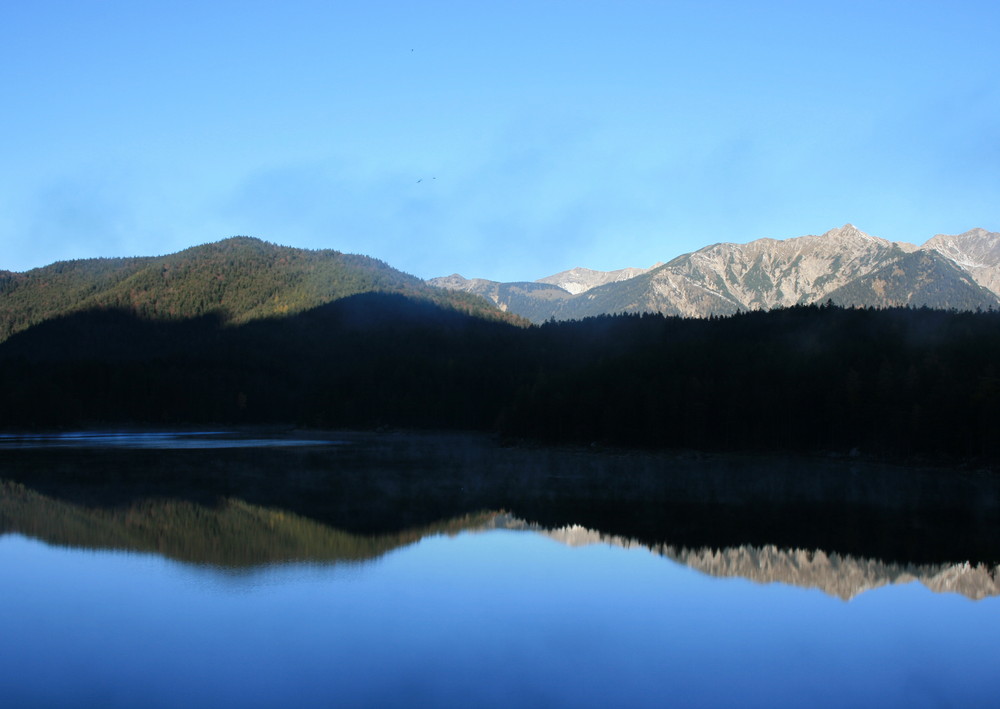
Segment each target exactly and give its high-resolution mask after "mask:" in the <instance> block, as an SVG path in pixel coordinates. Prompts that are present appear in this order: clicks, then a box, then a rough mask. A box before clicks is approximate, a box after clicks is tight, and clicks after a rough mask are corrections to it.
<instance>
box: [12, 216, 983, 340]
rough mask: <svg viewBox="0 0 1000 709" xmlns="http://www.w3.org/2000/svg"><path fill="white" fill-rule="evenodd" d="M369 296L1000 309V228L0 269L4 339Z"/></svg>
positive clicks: (477, 304) (484, 304)
mask: <svg viewBox="0 0 1000 709" xmlns="http://www.w3.org/2000/svg"><path fill="white" fill-rule="evenodd" d="M370 292H381V293H396V294H400V295H403V296H405V297H408V298H414V299H417V300H421V301H425V302H429V303H433V304H435V305H438V306H441V307H443V308H445V309H448V310H453V311H458V312H462V313H466V314H470V315H474V316H476V317H480V318H485V319H488V320H499V321H504V322H508V323H512V324H520V325H525V324H527V322H528V321H530V322H534V323H542V322H545V321H547V320H578V319H582V318H585V317H591V316H596V315H605V314H616V313H645V312H648V313H662V314H664V315H677V316H684V317H708V316H712V315H715V316H719V315H731V314H733V313H736V312H740V311H751V310H770V309H773V308H776V307H789V306H793V305H806V304H811V303H825V302H827V301H832V302H833V303H834V304H836V305H842V306H862V307H864V306H874V307H893V306H915V307H920V306H927V307H930V308H934V309H945V310H949V309H954V310H977V309H982V310H989V309H991V308H997V307H1000V233H996V232H988V231H986V230H984V229H973V230H972V231H968V232H966V233H964V234H959V235H956V236H948V235H943V234H939V235H938V236H935V237H933V238H932V239H930V240H929V241H927V242H926V243H925V244H924V245H923V246H920V247H917V246H914V245H913V244H907V243H902V242H891V241H887V240H885V239H881V238H878V237H875V236H870V235H868V234H866V233H864V232H862V231H860V230H859V229H857V228H856V227H854V226H852V225H851V224H847V225H845V226H843V227H841V228H839V229H832V230H830V231H828V232H826V233H825V234H822V235H820V236H801V237H797V238H792V239H785V240H776V239H758V240H756V241H751V242H749V243H747V244H738V243H720V244H714V245H711V246H706V247H704V248H702V249H699V250H697V251H694V252H692V253H689V254H683V255H681V256H678V257H676V258H674V259H672V260H670V261H668V262H667V263H658V264H655V265H654V266H652V267H650V268H647V269H642V268H626V269H620V270H616V271H595V270H591V269H586V268H574V269H571V270H569V271H563V272H561V273H557V274H554V275H552V276H548V277H546V278H541V279H539V280H537V281H534V282H512V283H500V282H497V281H489V280H485V279H479V278H473V279H467V278H463V277H462V276H460V275H458V274H454V275H451V276H446V277H441V278H432V279H430V280H428V281H423V280H421V279H419V278H417V277H415V276H411V275H409V274H406V273H403V272H402V271H399V270H396V269H394V268H392V267H390V266H389V265H388V264H386V263H384V262H382V261H379V260H377V259H373V258H369V257H367V256H360V255H354V254H344V253H340V252H338V251H334V250H331V249H323V250H309V249H297V248H291V247H287V246H278V245H276V244H271V243H268V242H265V241H261V240H259V239H255V238H251V237H242V236H241V237H232V238H229V239H225V240H222V241H219V242H216V243H211V244H204V245H201V246H195V247H192V248H189V249H186V250H184V251H180V252H178V253H174V254H168V255H165V256H147V257H133V258H98V259H85V260H75V261H61V262H56V263H53V264H51V265H48V266H45V267H42V268H36V269H33V270H30V271H26V272H23V273H14V272H11V271H2V270H0V305H2V307H0V342H2V341H3V340H5V339H7V338H8V337H10V336H11V335H12V334H14V333H16V332H19V331H21V330H24V329H26V328H28V327H31V326H32V325H35V324H38V323H41V322H43V321H46V320H50V319H52V318H56V317H61V316H65V315H68V314H70V313H75V312H83V311H87V310H94V309H104V310H106V309H117V310H124V311H128V312H131V313H133V314H135V315H137V316H140V317H143V318H153V319H167V320H170V319H183V318H192V317H201V316H204V315H208V314H211V315H215V316H218V317H221V318H222V319H223V320H224V321H226V322H227V323H230V324H241V323H246V322H250V321H253V320H259V319H266V318H274V317H280V316H285V315H290V314H295V313H299V312H304V311H306V310H309V309H311V308H315V307H318V306H321V305H324V304H327V303H330V302H333V301H337V300H340V299H342V298H346V297H350V296H354V295H358V294H362V293H370Z"/></svg>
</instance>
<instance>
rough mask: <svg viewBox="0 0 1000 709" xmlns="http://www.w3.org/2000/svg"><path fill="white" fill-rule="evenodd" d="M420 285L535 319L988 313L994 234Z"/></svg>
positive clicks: (834, 233) (786, 244)
mask: <svg viewBox="0 0 1000 709" xmlns="http://www.w3.org/2000/svg"><path fill="white" fill-rule="evenodd" d="M890 267H891V268H890ZM428 283H430V284H431V285H435V286H438V287H441V288H447V289H454V290H463V291H466V292H470V293H476V294H479V295H482V296H484V297H486V298H488V299H490V300H492V301H493V302H494V303H496V304H497V305H498V306H499V307H500V308H501V309H505V310H508V311H511V312H515V313H518V314H520V315H523V316H524V317H526V318H528V319H530V320H532V321H534V322H543V321H545V320H548V319H550V318H554V319H556V320H570V319H579V318H582V317H588V316H594V315H601V314H607V313H620V312H626V313H640V312H658V313H663V314H666V315H681V316H687V317H707V316H709V315H729V314H732V313H735V312H737V311H740V310H768V309H771V308H775V307H788V306H791V305H803V304H809V303H819V302H825V301H826V300H827V299H830V300H833V302H834V303H837V304H841V305H851V306H878V307H892V306H916V307H920V306H927V307H931V308H941V309H951V308H954V309H958V310H976V309H977V308H982V309H988V308H990V307H997V306H1000V234H997V233H992V232H987V231H985V230H983V229H974V230H972V231H969V232H966V233H964V234H960V235H957V236H946V235H938V236H935V237H934V238H932V239H930V240H929V241H928V242H927V243H926V244H924V245H923V246H921V247H917V246H914V245H913V244H908V243H904V242H891V241H887V240H886V239H881V238H879V237H876V236H871V235H869V234H866V233H864V232H863V231H861V230H859V229H858V228H857V227H855V226H853V225H851V224H845V225H844V226H843V227H840V228H839V229H831V230H830V231H828V232H826V233H825V234H822V235H819V236H812V235H811V236H802V237H797V238H792V239H784V240H777V239H758V240H756V241H751V242H750V243H747V244H737V243H720V244H713V245H711V246H706V247H704V248H702V249H699V250H697V251H694V252H692V253H689V254H683V255H681V256H678V257H676V258H674V259H672V260H671V261H669V262H668V263H666V264H662V265H657V266H653V267H652V268H649V269H622V270H619V271H608V272H601V271H589V270H588V269H573V270H571V271H565V272H563V273H559V274H555V275H553V276H549V277H546V278H542V279H540V280H539V281H537V282H536V283H535V284H527V283H508V284H503V283H496V282H492V281H485V280H482V279H471V280H470V279H465V278H462V277H461V276H458V275H457V274H456V275H452V276H448V277H446V278H435V279H431V280H430V281H428ZM539 284H542V286H543V287H539ZM553 287H557V288H558V289H559V290H553ZM560 291H561V292H560Z"/></svg>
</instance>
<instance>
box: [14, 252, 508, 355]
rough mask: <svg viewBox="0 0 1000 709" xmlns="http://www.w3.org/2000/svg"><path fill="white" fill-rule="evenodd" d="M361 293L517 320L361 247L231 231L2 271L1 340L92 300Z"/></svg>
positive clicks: (285, 305) (158, 310) (278, 309)
mask: <svg viewBox="0 0 1000 709" xmlns="http://www.w3.org/2000/svg"><path fill="white" fill-rule="evenodd" d="M367 292H386V293H400V294H403V295H406V296H409V297H413V298H418V299H421V300H426V301H429V302H432V303H435V304H437V305H439V306H442V307H444V308H448V309H454V310H458V311H460V312H464V313H468V314H472V315H477V316H479V317H485V318H488V319H493V320H503V321H506V322H518V321H520V319H519V318H518V317H517V316H514V315H508V314H504V313H501V312H500V311H499V310H498V309H496V308H495V307H494V306H493V305H492V304H491V303H488V302H487V301H485V300H484V299H483V298H481V297H479V296H473V295H471V294H467V293H456V292H451V291H444V290H441V289H438V288H431V287H429V286H427V285H426V284H424V282H423V281H422V280H420V279H419V278H416V277H414V276H410V275H408V274H406V273H403V272H401V271H397V270H396V269H394V268H391V267H390V266H388V265H387V264H385V263H383V262H382V261H378V260H376V259H373V258H369V257H367V256H357V255H352V254H343V253H340V252H338V251H333V250H319V251H316V250H308V249H296V248H290V247H286V246H278V245H275V244H271V243H268V242H265V241H261V240H259V239H254V238H250V237H245V236H237V237H233V238H231V239H225V240H224V241H220V242H216V243H212V244H205V245H203V246H195V247H193V248H190V249H186V250H184V251H181V252H179V253H175V254H169V255H167V256H159V257H140V258H101V259H87V260H76V261H60V262H57V263H53V264H51V265H49V266H45V267H43V268H36V269H34V270H31V271H27V272H25V273H12V272H9V271H0V306H2V307H0V341H3V340H5V339H7V338H8V337H10V335H12V334H13V333H15V332H18V331H21V330H24V329H26V328H28V327H30V326H31V325H34V324H37V323H40V322H43V321H45V320H48V319H50V318H54V317H59V316H61V315H66V314H69V313H73V312H80V311H86V310H93V309H107V308H114V309H117V310H124V311H127V312H130V313H133V314H134V315H137V316H139V317H141V318H146V319H172V320H176V319H184V318H192V317H199V316H202V315H206V314H209V313H212V314H216V315H218V316H219V317H221V318H223V319H224V320H226V321H227V322H232V323H242V322H248V321H250V320H255V319H259V318H266V317H272V316H280V315H286V314H291V313H297V312H301V311H304V310H308V309H310V308H315V307H317V306H320V305H323V304H325V303H329V302H331V301H334V300H338V299H340V298H344V297H347V296H350V295H355V294H358V293H367Z"/></svg>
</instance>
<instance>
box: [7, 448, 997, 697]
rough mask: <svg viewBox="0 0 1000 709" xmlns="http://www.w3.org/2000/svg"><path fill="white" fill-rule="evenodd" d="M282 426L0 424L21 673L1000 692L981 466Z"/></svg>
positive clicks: (143, 678) (160, 688) (989, 503)
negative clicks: (23, 440)
mask: <svg viewBox="0 0 1000 709" xmlns="http://www.w3.org/2000/svg"><path fill="white" fill-rule="evenodd" d="M213 435H214V434H213ZM254 435H255V436H256V437H258V438H260V434H254ZM191 438H193V437H190V438H188V440H191ZM250 439H251V437H247V438H245V439H244V440H250ZM266 439H267V441H268V443H267V445H264V446H258V447H253V448H248V447H239V446H235V447H233V446H230V447H204V448H198V447H192V446H190V445H180V446H171V444H170V440H171V439H170V437H169V436H168V437H165V438H163V439H161V441H160V443H158V444H157V445H156V446H130V445H118V444H117V443H116V444H115V445H111V446H107V445H98V444H93V443H91V444H87V445H77V444H74V445H72V446H69V447H65V446H57V447H55V448H44V449H43V448H38V447H31V448H28V447H23V446H17V445H14V444H13V443H11V445H6V446H5V444H4V443H3V442H0V479H2V482H0V596H2V597H3V598H4V601H5V602H4V604H3V605H2V606H0V657H2V658H4V667H3V669H2V670H0V696H4V697H5V698H6V699H8V700H10V701H13V702H14V703H15V705H16V704H18V703H20V704H23V705H26V706H28V705H53V706H56V705H65V704H69V703H72V704H73V705H76V706H88V705H89V706H113V707H117V706H122V707H124V706H136V705H140V704H141V705H143V706H164V707H166V706H222V705H229V706H237V705H238V706H249V707H253V706H259V707H266V706H287V705H288V704H289V703H291V704H295V705H297V706H331V705H336V706H413V705H414V704H419V705H422V706H469V705H476V706H498V707H499V706H511V705H517V706H575V707H579V706H594V707H597V706H609V705H629V706H663V705H665V704H671V703H676V704H680V705H686V706H724V705H734V704H738V705H760V706H765V705H766V706H801V705H803V704H809V705H813V706H846V705H850V706H865V705H866V706H886V705H897V704H904V703H905V704H907V705H909V706H921V705H927V706H930V705H935V704H948V703H953V704H956V705H965V706H977V705H979V706H981V705H984V703H985V702H987V701H988V700H989V699H990V698H991V697H993V694H994V690H993V677H994V676H995V669H996V667H995V654H994V653H993V651H992V642H993V640H994V639H995V637H996V633H997V632H1000V613H998V612H997V611H998V608H997V604H998V603H1000V598H998V597H997V596H998V588H997V579H998V569H997V563H996V562H997V556H995V555H994V553H995V551H996V549H997V539H996V535H997V533H998V532H997V530H998V529H1000V525H998V524H997V508H998V505H997V500H998V495H997V483H996V481H995V480H994V479H993V478H992V477H991V476H989V475H986V474H980V473H975V472H970V471H931V470H925V471H919V470H908V469H903V468H895V467H889V466H875V465H867V464H858V463H844V462H817V461H811V462H810V461H805V462H804V461H790V460H783V461H764V460H761V459H737V458H714V459H705V458H702V459H698V458H696V457H694V456H677V455H674V456H663V455H660V456H646V455H637V454H626V453H622V452H614V451H606V452H593V451H580V450H569V449H565V450H559V449H525V448H505V447H500V446H497V445H495V444H494V443H493V442H491V441H489V440H487V439H481V438H477V437H468V436H446V437H430V436H409V435H395V436H379V435H361V434H350V435H346V434H345V435H343V436H341V435H337V436H333V435H329V436H310V437H305V438H303V436H302V435H301V434H298V433H295V434H287V435H281V436H267V437H266ZM305 439H308V440H311V443H310V445H298V444H296V443H295V441H298V440H305ZM146 440H152V439H148V438H147V439H146ZM282 440H284V441H288V443H287V444H286V445H279V442H280V441H282ZM324 441H327V443H325V442H324ZM333 441H336V443H332V442H333ZM8 442H10V439H8ZM40 542H44V543H45V544H44V545H43V544H41V543H40ZM571 547H573V548H571ZM83 549H86V550H87V551H82V550H83ZM122 550H124V551H127V552H128V553H125V554H123V553H120V552H121V551H122ZM722 579H725V580H722ZM914 581H918V582H919V583H913V582H914ZM819 591H822V593H819ZM932 591H934V592H945V593H932ZM848 600H849V601H850V602H849V603H847V602H845V601H848Z"/></svg>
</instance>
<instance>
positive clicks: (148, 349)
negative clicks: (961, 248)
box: [0, 261, 1000, 465]
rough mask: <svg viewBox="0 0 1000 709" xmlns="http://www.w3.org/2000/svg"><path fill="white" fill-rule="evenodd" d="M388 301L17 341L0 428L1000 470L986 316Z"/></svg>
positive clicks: (24, 330) (106, 321) (84, 328)
mask: <svg viewBox="0 0 1000 709" xmlns="http://www.w3.org/2000/svg"><path fill="white" fill-rule="evenodd" d="M130 268H134V269H135V271H134V273H133V275H132V276H127V277H124V278H122V277H121V276H120V275H116V276H114V279H117V280H116V283H117V285H116V286H115V287H114V288H109V289H107V290H106V291H105V292H112V291H113V292H115V293H120V294H124V293H144V292H145V293H149V292H150V291H149V290H146V291H143V290H142V288H140V287H139V286H138V285H136V284H137V283H139V282H145V281H141V279H139V276H140V275H141V276H142V278H152V279H154V280H155V279H156V278H164V276H162V268H163V266H162V264H159V265H155V266H151V265H150V263H148V262H146V261H142V262H141V263H133V264H132V265H131V266H130ZM70 270H72V269H70ZM378 272H379V271H378V268H376V269H375V271H373V273H375V274H376V275H377V274H378ZM158 273H159V274H161V275H157V274H158ZM396 273H398V272H396ZM143 274H144V275H143ZM390 275H391V274H390ZM16 276H17V274H15V277H16ZM54 277H55V276H53V278H54ZM65 277H66V278H67V279H72V277H73V276H72V274H71V273H69V274H66V275H65ZM296 277H298V276H296ZM372 278H375V276H372ZM133 279H135V280H133ZM130 280H131V285H129V286H128V287H126V286H125V285H123V284H124V283H125V282H126V281H130ZM210 280H211V279H209V280H208V281H206V282H205V288H204V289H203V290H202V292H204V293H208V292H209V291H210V290H211V284H210ZM305 280H308V279H305ZM4 287H6V288H10V287H11V286H10V284H9V283H8V285H6V286H4ZM359 287H360V286H359ZM386 290H387V291H389V292H359V293H355V294H351V295H347V296H346V297H340V298H338V299H336V300H332V301H331V302H326V303H323V304H320V305H317V306H313V307H309V306H308V304H309V302H310V301H309V298H308V297H307V296H305V295H303V296H302V298H301V300H299V301H296V302H295V304H294V305H292V304H289V307H288V309H287V312H286V311H284V310H281V312H280V313H278V312H276V310H275V308H276V306H275V301H274V299H273V298H272V299H271V300H268V299H266V298H265V299H261V298H260V297H257V296H253V297H251V296H250V295H249V294H246V296H245V298H246V299H245V300H241V301H239V307H237V304H236V301H235V296H234V297H233V298H234V301H233V303H232V304H231V309H230V310H229V311H225V310H220V309H218V308H214V307H210V306H211V304H212V303H213V302H214V301H211V299H209V300H207V301H205V304H204V306H201V305H199V306H198V308H201V310H202V311H203V312H198V313H196V314H193V315H189V316H187V317H175V316H171V317H152V316H150V315H149V314H148V312H146V311H143V310H142V307H141V303H143V302H148V304H149V307H150V308H153V309H154V310H157V309H159V310H158V311H157V312H163V309H164V308H166V309H167V310H168V311H169V308H168V307H167V305H165V303H166V302H167V300H168V299H166V296H164V297H163V298H162V299H161V298H157V299H154V300H149V301H142V299H141V298H140V299H139V300H137V301H133V302H132V304H131V306H129V307H124V306H123V305H122V303H120V302H117V301H115V302H114V303H112V304H110V305H108V304H103V303H102V304H100V305H97V304H94V305H93V306H92V307H88V308H85V309H77V310H73V311H68V312H65V313H63V314H61V315H59V316H58V317H51V318H47V319H43V320H41V321H40V322H38V323H37V324H34V325H31V326H24V323H26V322H27V320H20V321H19V323H20V324H19V325H17V326H16V327H13V330H14V332H13V334H11V335H10V336H9V337H8V338H7V339H6V341H4V342H2V343H0V397H2V400H0V428H6V429H40V428H51V427H70V426H103V425H143V426H145V425H149V426H162V425H178V424H281V425H292V426H312V427H325V428H355V429H375V428H379V427H399V428H414V429H432V430H444V429H449V430H475V431H484V432H493V433H496V434H497V435H499V436H501V437H503V438H504V439H507V440H534V441H538V442H544V443H559V444H583V445H599V446H629V447H644V448H664V449H692V450H713V451H747V452H775V451H783V452H798V453H807V454H824V455H837V456H840V455H858V454H860V455H866V456H880V457H888V458H894V459H905V460H909V461H928V462H932V461H955V460H963V461H980V462H983V463H985V464H988V465H995V464H996V463H997V462H998V461H1000V436H998V435H997V432H998V431H1000V313H998V312H954V311H950V312H949V311H940V310H929V309H903V308H896V309H862V308H853V309H852V308H841V307H837V306H833V305H831V304H827V305H824V306H817V305H809V306H796V307H791V308H786V309H778V310H773V311H769V312H749V313H738V314H735V315H731V316H726V317H716V318H709V319H684V318H677V317H667V316H662V315H618V316H601V317H595V318H588V319H585V320H580V321H572V322H558V323H556V322H549V323H546V324H544V325H541V326H532V327H525V326H524V323H523V321H518V320H517V319H513V318H512V319H508V320H507V321H505V319H504V318H503V317H500V314H498V313H496V311H494V313H492V314H490V316H489V317H482V316H481V315H480V312H479V310H478V309H479V308H483V309H485V308H486V307H487V306H486V305H485V301H482V303H483V304H479V303H476V302H475V299H474V297H473V296H468V298H469V300H468V303H467V304H466V305H468V307H464V306H463V302H464V301H463V302H459V301H454V300H446V301H440V302H436V301H435V300H434V299H433V298H431V297H428V295H427V294H426V293H424V292H422V291H421V290H420V289H419V288H416V287H414V290H413V292H408V291H407V290H406V285H405V284H402V285H401V286H399V287H397V286H393V287H390V288H387V289H386ZM307 291H308V289H306V287H305V286H304V285H303V290H302V292H303V293H306V292H307ZM441 293H442V294H443V295H441V296H439V297H440V298H444V297H445V296H447V298H452V297H453V294H448V293H447V292H444V291H442V292H441ZM176 297H177V298H181V297H190V298H194V297H195V296H194V295H191V293H188V292H185V293H183V294H182V293H177V294H176ZM199 297H200V296H199ZM206 297H207V296H206ZM136 303H139V304H140V305H139V306H137V305H136ZM35 312H36V313H37V312H39V311H37V310H36V311H35ZM29 320H30V318H29Z"/></svg>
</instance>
